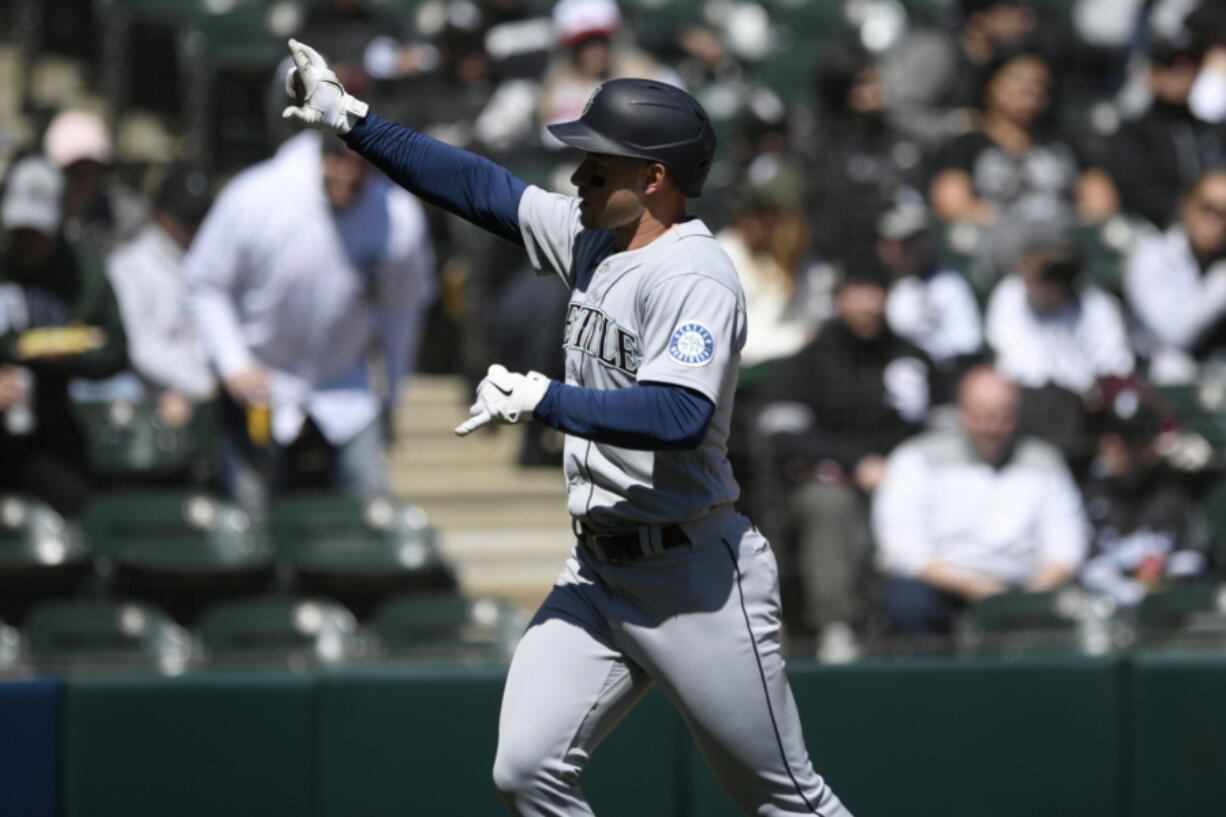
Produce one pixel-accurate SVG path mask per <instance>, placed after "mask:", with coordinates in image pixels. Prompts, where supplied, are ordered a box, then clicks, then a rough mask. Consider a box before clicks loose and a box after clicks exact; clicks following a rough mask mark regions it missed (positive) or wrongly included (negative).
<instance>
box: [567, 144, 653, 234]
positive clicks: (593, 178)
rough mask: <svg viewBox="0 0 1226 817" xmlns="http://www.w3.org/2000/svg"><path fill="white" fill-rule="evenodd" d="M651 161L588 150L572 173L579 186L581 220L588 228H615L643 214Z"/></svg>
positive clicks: (572, 182)
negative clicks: (589, 151) (645, 189)
mask: <svg viewBox="0 0 1226 817" xmlns="http://www.w3.org/2000/svg"><path fill="white" fill-rule="evenodd" d="M647 167H648V163H647V162H644V161H643V160H642V159H631V158H627V157H625V156H606V155H605V154H602V153H589V154H587V156H585V157H584V159H583V161H582V162H581V163H580V164H579V167H577V168H575V172H574V173H573V174H572V175H571V177H570V181H571V184H573V185H574V186H575V187H577V188H578V189H579V222H580V223H581V224H582V225H583V226H584V227H586V228H587V229H589V230H615V229H617V228H618V227H624V226H626V225H627V224H631V223H633V222H634V221H635V220H636V219H638V218H639V217H640V216H642V215H643V211H644V210H645V209H646V204H645V203H644V201H643V187H644V185H645V183H646V178H647Z"/></svg>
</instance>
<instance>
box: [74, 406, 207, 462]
mask: <svg viewBox="0 0 1226 817" xmlns="http://www.w3.org/2000/svg"><path fill="white" fill-rule="evenodd" d="M216 408H217V407H216V404H214V403H211V402H210V403H202V404H200V405H198V406H197V407H196V411H195V414H194V415H193V417H192V420H191V422H190V423H188V424H187V425H186V426H185V427H184V428H181V429H174V428H167V427H166V426H165V425H164V424H163V423H162V422H161V421H160V420H159V419H158V416H157V411H156V408H155V406H154V405H153V404H152V403H148V402H139V403H133V402H129V401H126V400H113V401H106V402H86V403H76V404H74V406H73V409H74V412H75V413H76V415H77V419H78V420H79V421H80V423H81V425H82V427H83V428H84V429H85V434H86V438H87V440H88V444H89V449H88V456H89V463H90V468H91V469H92V470H93V472H94V473H95V474H97V475H98V476H100V477H106V478H107V479H112V480H113V479H123V478H125V477H128V478H144V479H150V480H151V479H166V478H174V477H182V478H184V479H185V480H186V479H188V478H190V479H191V480H193V481H195V482H203V481H205V480H206V479H208V478H209V477H211V476H212V475H213V471H214V464H213V463H214V462H215V460H216V450H215V449H216V443H217V410H216Z"/></svg>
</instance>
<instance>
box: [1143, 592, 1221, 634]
mask: <svg viewBox="0 0 1226 817" xmlns="http://www.w3.org/2000/svg"><path fill="white" fill-rule="evenodd" d="M1222 614H1226V585H1219V584H1215V583H1212V582H1198V583H1196V584H1187V585H1177V586H1175V587H1171V588H1169V589H1167V590H1163V591H1160V592H1156V593H1150V594H1149V595H1147V596H1145V598H1143V599H1142V600H1141V603H1140V604H1139V605H1138V606H1137V628H1138V630H1140V631H1141V633H1142V634H1143V635H1147V634H1148V635H1150V636H1152V635H1156V634H1160V633H1162V632H1164V631H1165V632H1167V633H1170V632H1172V631H1177V630H1189V629H1192V628H1194V627H1195V626H1196V623H1197V619H1202V620H1205V619H1210V618H1214V617H1218V618H1220V617H1221V616H1222Z"/></svg>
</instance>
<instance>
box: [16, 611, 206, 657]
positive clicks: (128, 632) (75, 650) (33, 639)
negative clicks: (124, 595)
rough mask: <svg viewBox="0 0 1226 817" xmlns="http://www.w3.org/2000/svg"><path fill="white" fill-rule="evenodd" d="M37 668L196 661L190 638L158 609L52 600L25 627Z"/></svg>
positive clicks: (27, 642)
mask: <svg viewBox="0 0 1226 817" xmlns="http://www.w3.org/2000/svg"><path fill="white" fill-rule="evenodd" d="M23 631H24V634H25V638H26V646H27V648H28V650H29V653H30V656H31V658H33V659H34V661H35V663H38V664H41V665H46V664H52V665H61V664H71V665H94V664H97V665H112V664H124V665H128V664H135V665H141V666H149V667H161V668H164V669H176V668H182V667H183V666H185V665H186V663H187V662H188V661H189V660H190V658H191V656H192V643H191V639H190V637H189V636H188V634H187V633H186V632H185V631H184V630H182V629H181V628H180V627H178V626H177V625H176V624H175V623H174V622H172V621H171V620H170V619H169V618H168V617H167V616H166V615H165V614H164V613H162V612H161V611H160V610H158V609H157V608H155V607H151V606H149V605H145V604H136V603H132V602H113V601H100V600H64V601H48V602H43V603H42V604H40V605H38V606H37V607H35V608H34V609H33V610H32V611H31V612H30V615H29V617H28V618H27V619H26V623H25V626H24V628H23Z"/></svg>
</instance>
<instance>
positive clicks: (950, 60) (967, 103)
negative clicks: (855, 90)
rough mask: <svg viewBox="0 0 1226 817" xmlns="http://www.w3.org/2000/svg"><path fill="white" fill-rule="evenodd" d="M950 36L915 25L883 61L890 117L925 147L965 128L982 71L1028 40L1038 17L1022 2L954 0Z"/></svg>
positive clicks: (974, 110)
mask: <svg viewBox="0 0 1226 817" xmlns="http://www.w3.org/2000/svg"><path fill="white" fill-rule="evenodd" d="M958 7H959V11H960V12H961V15H960V17H961V19H960V24H959V26H958V29H957V31H955V32H954V33H953V35H952V36H950V35H949V34H946V33H945V32H944V31H940V30H937V29H931V28H921V29H917V30H915V31H913V32H911V33H909V34H908V35H907V37H906V38H905V39H904V40H903V41H902V42H901V43H900V44H899V46H898V47H897V48H895V49H893V50H892V51H890V52H889V53H888V54H887V55H886V59H885V63H884V65H883V69H884V75H885V76H884V78H885V85H886V96H887V98H888V103H889V112H890V120H891V121H892V122H893V123H894V124H895V125H896V126H897V127H898V128H899V130H901V131H902V132H903V133H906V134H907V135H908V136H910V137H911V138H913V139H916V140H918V141H919V142H920V143H921V144H922V145H924V146H925V148H927V149H932V148H939V147H940V146H942V145H944V144H945V143H946V142H947V141H948V140H949V139H950V138H952V137H954V136H958V135H960V134H963V133H966V132H967V131H969V130H971V129H972V128H973V127H974V126H975V123H976V120H977V119H978V117H979V114H978V108H979V99H978V95H979V89H980V88H982V87H983V83H984V73H985V71H986V70H987V68H988V66H989V65H990V64H991V63H992V61H993V60H995V59H996V58H997V57H998V56H999V55H1001V54H1004V53H1008V52H1010V51H1014V50H1016V49H1018V48H1019V47H1021V46H1022V45H1023V44H1025V43H1026V42H1027V41H1028V40H1030V39H1031V38H1032V37H1033V36H1034V34H1035V32H1036V30H1037V28H1038V17H1037V15H1036V14H1035V12H1034V10H1033V9H1032V8H1030V5H1029V4H1028V3H1026V2H1023V0H959V2H958Z"/></svg>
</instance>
